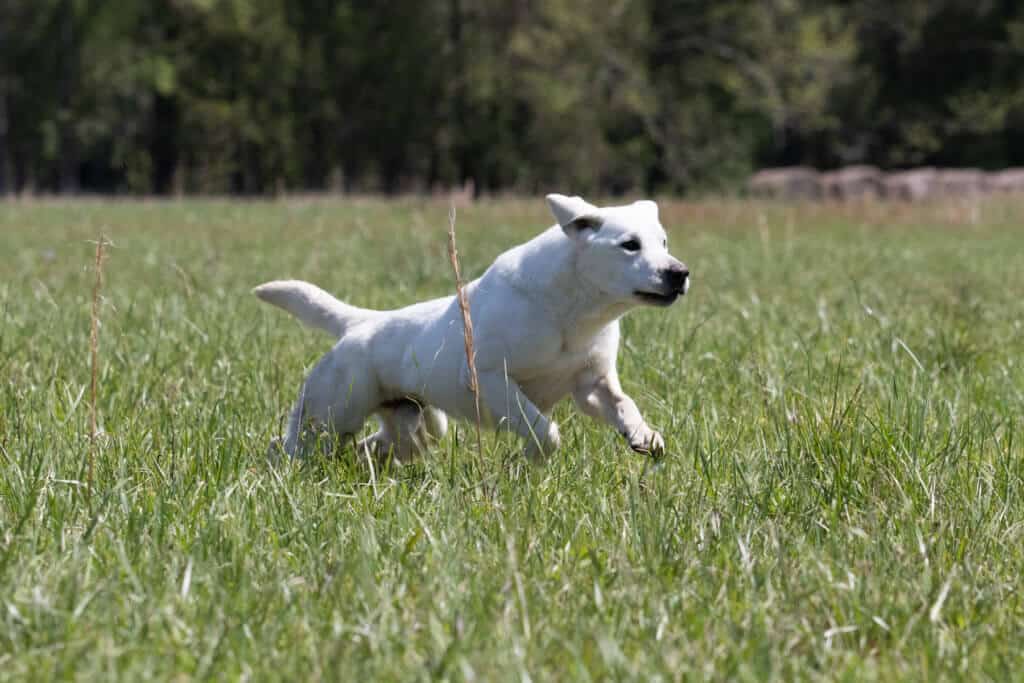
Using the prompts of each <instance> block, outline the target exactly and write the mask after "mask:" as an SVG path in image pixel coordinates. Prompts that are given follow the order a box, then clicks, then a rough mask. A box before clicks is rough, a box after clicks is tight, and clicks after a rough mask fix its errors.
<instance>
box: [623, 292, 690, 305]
mask: <svg viewBox="0 0 1024 683" xmlns="http://www.w3.org/2000/svg"><path fill="white" fill-rule="evenodd" d="M681 294H682V292H669V293H667V294H661V293H659V292H640V291H637V292H633V296H635V297H636V298H638V299H640V301H642V302H644V303H645V304H650V305H651V306H671V305H672V304H674V303H675V301H676V299H678V298H679V296H680V295H681Z"/></svg>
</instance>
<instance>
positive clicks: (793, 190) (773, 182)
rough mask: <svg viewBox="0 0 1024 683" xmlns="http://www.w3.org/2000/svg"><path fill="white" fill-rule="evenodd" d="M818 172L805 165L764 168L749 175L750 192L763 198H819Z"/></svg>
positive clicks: (748, 185) (748, 186)
mask: <svg viewBox="0 0 1024 683" xmlns="http://www.w3.org/2000/svg"><path fill="white" fill-rule="evenodd" d="M819 176H820V174H819V173H818V172H817V171H815V170H814V169H813V168H808V167H806V166H787V167H782V168H766V169H764V170H761V171H758V172H757V173H755V174H754V175H753V176H751V178H750V181H749V182H748V183H747V189H748V190H749V191H750V194H751V195H753V196H755V197H760V198H763V199H819V198H820V197H821V183H820V182H819Z"/></svg>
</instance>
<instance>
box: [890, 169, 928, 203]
mask: <svg viewBox="0 0 1024 683" xmlns="http://www.w3.org/2000/svg"><path fill="white" fill-rule="evenodd" d="M937 176H938V171H936V170H935V169H934V168H931V167H924V168H913V169H910V170H908V171H895V172H893V173H886V174H885V177H884V178H883V179H882V188H883V195H884V196H885V198H886V199H900V200H903V201H908V202H912V201H920V200H922V199H927V198H928V197H930V196H932V195H933V194H934V193H935V180H936V178H937Z"/></svg>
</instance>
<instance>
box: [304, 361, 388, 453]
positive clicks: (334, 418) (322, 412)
mask: <svg viewBox="0 0 1024 683" xmlns="http://www.w3.org/2000/svg"><path fill="white" fill-rule="evenodd" d="M342 358H344V362H343V361H342ZM378 393H379V391H378V386H377V382H376V379H375V378H374V377H373V376H372V373H371V372H370V371H369V370H368V369H367V366H366V364H365V363H362V362H361V361H360V358H359V354H358V353H351V354H338V353H337V350H336V352H335V353H332V354H329V355H327V356H325V357H324V358H323V359H321V361H320V362H319V363H317V365H316V366H315V367H314V368H313V370H312V371H311V372H310V373H309V377H308V378H307V379H306V382H305V384H304V385H303V387H302V391H301V392H300V393H299V398H298V400H297V401H296V402H295V407H294V408H293V409H292V413H291V416H290V418H289V420H288V432H287V435H286V436H285V440H284V451H285V453H287V454H288V455H289V456H291V457H293V458H294V457H303V456H305V455H309V454H310V452H311V450H312V446H314V445H319V446H320V447H321V448H322V450H323V452H324V453H325V454H331V453H333V452H335V451H337V450H338V449H339V448H342V447H344V446H345V445H346V441H347V439H348V438H349V437H351V436H352V435H355V434H358V433H359V432H360V431H361V430H362V428H363V423H364V422H365V421H366V418H367V417H368V416H369V415H370V413H371V412H372V410H373V408H374V406H375V405H376V403H377V401H378V398H377V397H378Z"/></svg>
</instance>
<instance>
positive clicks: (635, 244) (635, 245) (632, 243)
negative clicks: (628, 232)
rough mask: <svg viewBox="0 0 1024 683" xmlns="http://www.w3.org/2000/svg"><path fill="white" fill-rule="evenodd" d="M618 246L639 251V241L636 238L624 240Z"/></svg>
mask: <svg viewBox="0 0 1024 683" xmlns="http://www.w3.org/2000/svg"><path fill="white" fill-rule="evenodd" d="M619 246H620V247H622V248H623V249H625V250H626V251H640V242H639V241H638V240H626V241H625V242H623V243H622V244H620V245H619Z"/></svg>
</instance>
